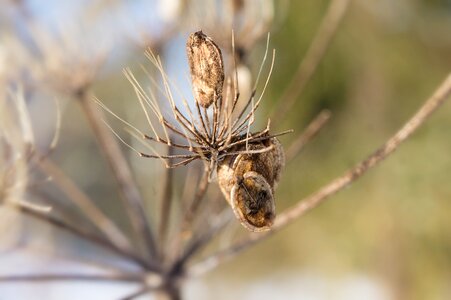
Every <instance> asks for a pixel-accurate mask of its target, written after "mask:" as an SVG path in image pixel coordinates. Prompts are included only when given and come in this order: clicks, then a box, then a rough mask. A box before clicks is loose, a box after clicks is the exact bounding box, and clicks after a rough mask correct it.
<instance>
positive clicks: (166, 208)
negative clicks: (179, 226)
mask: <svg viewBox="0 0 451 300" xmlns="http://www.w3.org/2000/svg"><path fill="white" fill-rule="evenodd" d="M167 148H168V153H167V154H168V155H173V148H172V147H169V146H168V147H167ZM169 164H170V165H172V160H169ZM173 175H174V169H173V168H165V169H164V179H163V188H162V193H161V199H160V205H161V213H160V222H159V226H158V235H159V236H158V240H159V243H160V253H162V252H163V251H164V246H165V242H166V237H167V232H168V228H169V226H168V225H169V218H170V211H171V204H172V185H173Z"/></svg>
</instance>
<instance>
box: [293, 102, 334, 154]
mask: <svg viewBox="0 0 451 300" xmlns="http://www.w3.org/2000/svg"><path fill="white" fill-rule="evenodd" d="M330 115H331V114H330V111H328V110H323V111H321V112H320V113H319V114H318V115H317V116H316V118H315V119H313V121H312V122H310V124H309V125H308V126H307V128H306V129H305V130H304V131H303V132H302V133H301V134H300V135H299V136H298V137H297V138H296V140H295V141H294V142H293V143H292V144H291V145H290V147H289V148H288V149H287V151H286V153H285V155H286V160H287V162H289V161H291V160H292V159H293V158H295V157H296V156H297V155H298V154H299V153H300V152H301V151H302V149H304V147H305V145H306V144H307V143H308V142H309V141H311V139H312V138H313V137H314V136H315V135H316V134H317V133H318V132H319V131H320V130H321V128H323V126H324V125H325V124H326V123H327V121H329V119H330Z"/></svg>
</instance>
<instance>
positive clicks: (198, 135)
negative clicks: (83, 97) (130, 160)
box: [99, 31, 290, 231]
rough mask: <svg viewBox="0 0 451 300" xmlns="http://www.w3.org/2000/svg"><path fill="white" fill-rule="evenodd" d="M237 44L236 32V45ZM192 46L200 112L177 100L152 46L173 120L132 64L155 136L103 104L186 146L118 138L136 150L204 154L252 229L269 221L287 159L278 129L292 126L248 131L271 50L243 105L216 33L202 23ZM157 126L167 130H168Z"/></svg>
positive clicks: (187, 156) (185, 159)
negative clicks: (140, 144) (157, 146)
mask: <svg viewBox="0 0 451 300" xmlns="http://www.w3.org/2000/svg"><path fill="white" fill-rule="evenodd" d="M233 44H234V43H233V39H232V46H233ZM267 49H268V48H267ZM187 52H188V59H189V62H190V69H191V75H192V81H193V90H194V96H195V100H196V101H195V105H196V111H195V112H193V111H192V110H191V109H190V106H189V105H188V103H187V102H186V100H184V98H182V101H183V103H184V105H185V108H186V110H187V113H188V115H185V114H184V113H183V112H182V110H181V109H179V107H178V106H177V105H176V104H175V103H176V102H175V100H174V98H173V95H172V92H171V83H170V81H169V79H168V78H167V75H166V73H165V71H164V69H163V67H162V63H161V60H160V58H159V57H156V56H155V55H154V54H153V53H152V52H150V51H149V52H147V56H148V58H149V59H150V60H151V62H152V63H153V64H154V65H155V66H156V67H157V68H158V70H159V71H160V74H161V76H162V81H163V83H164V92H162V93H164V94H163V96H165V98H166V99H167V100H168V101H169V103H170V106H171V109H172V113H173V118H174V119H175V122H173V121H171V120H170V119H168V118H167V117H166V116H164V115H163V114H162V113H161V111H160V109H159V104H158V101H157V99H156V93H154V92H152V91H151V92H150V93H147V92H146V90H145V89H144V88H143V87H142V86H141V85H140V84H139V82H138V81H137V80H136V78H135V77H134V75H133V74H132V73H131V72H130V71H129V70H126V71H125V74H126V76H127V78H128V79H129V81H130V82H131V83H132V85H133V86H134V88H135V91H136V94H137V96H138V100H139V102H140V104H141V106H142V108H143V110H144V112H145V115H146V118H147V121H148V123H149V126H150V128H151V130H152V132H153V133H154V136H150V135H148V134H145V133H143V132H142V131H140V130H139V129H137V128H136V127H134V126H133V125H131V124H130V123H128V122H127V121H125V120H123V119H121V118H119V117H118V116H117V115H115V114H114V113H113V112H111V111H110V110H108V108H106V107H105V106H104V105H103V104H102V103H100V102H99V104H100V105H101V106H102V107H103V108H104V109H106V110H108V111H109V112H110V113H111V114H113V115H114V116H116V117H117V118H119V119H120V120H121V121H122V122H123V123H125V124H126V125H127V126H128V127H129V128H130V129H131V131H132V132H131V133H132V134H133V135H135V137H138V138H143V139H145V140H148V141H154V142H159V143H162V144H166V145H167V146H170V147H173V148H178V149H180V150H182V151H185V152H188V153H184V154H175V155H161V154H159V153H158V152H157V151H155V150H154V149H153V148H152V147H151V146H150V145H149V148H150V149H151V151H152V152H153V153H151V154H149V153H143V152H141V151H138V150H136V149H135V148H133V147H131V146H130V145H128V144H126V143H125V142H124V141H123V140H122V139H121V140H122V141H123V142H124V143H125V144H126V145H127V146H129V147H130V148H131V149H132V150H134V151H136V152H137V153H138V154H139V155H141V156H143V157H150V158H160V159H162V160H163V161H164V162H165V165H166V167H168V168H171V167H177V166H180V165H186V164H189V163H190V162H192V161H194V160H198V159H199V160H202V161H204V162H205V163H206V164H205V165H206V172H207V173H208V178H209V180H210V181H211V180H212V179H213V175H214V174H215V172H216V171H217V174H218V177H219V184H220V186H221V189H222V191H223V193H224V195H225V197H226V199H227V200H228V202H229V203H230V205H231V206H232V208H233V209H234V211H235V214H236V215H237V217H238V218H239V220H240V221H241V223H242V224H243V225H244V226H245V227H246V228H248V229H250V230H254V231H261V230H265V229H269V227H270V226H271V224H272V222H273V220H274V216H275V212H274V197H273V194H274V188H275V184H276V183H277V181H278V180H279V177H280V170H281V169H282V167H283V165H284V155H283V149H282V146H281V145H280V143H279V142H278V140H277V139H276V138H275V137H276V136H279V135H281V134H285V133H287V132H290V131H286V132H282V133H279V134H270V128H269V127H270V122H269V120H268V125H267V126H266V128H265V129H264V130H260V131H256V132H251V129H250V128H251V125H252V124H253V123H254V122H255V116H254V114H255V111H256V110H257V108H258V106H259V104H260V102H261V100H262V96H263V93H264V91H265V89H266V86H267V84H268V81H269V77H270V75H271V72H272V68H273V65H274V52H273V59H272V63H271V67H270V71H269V74H268V77H267V79H266V82H265V84H264V88H263V91H262V94H261V95H260V96H259V97H258V99H255V98H256V87H257V83H258V80H259V77H260V74H261V72H262V69H263V65H264V63H265V61H266V57H267V51H266V53H265V56H264V58H263V61H262V64H261V66H260V71H259V73H258V76H257V80H256V83H255V86H254V88H253V91H252V93H251V96H250V97H249V99H247V100H246V101H245V102H244V103H243V105H237V104H238V101H239V95H240V93H239V89H238V83H237V82H238V79H237V75H236V72H235V73H234V76H229V77H228V78H227V81H226V87H225V89H224V90H223V88H222V85H223V82H224V66H223V61H222V57H221V51H220V50H219V48H218V47H217V46H216V44H215V43H214V42H213V41H212V39H211V38H209V37H208V36H206V35H205V34H204V33H202V31H198V32H195V33H193V34H191V35H190V37H189V39H188V42H187ZM232 77H233V78H232ZM152 83H153V85H154V87H155V88H157V89H158V88H159V86H158V84H157V83H156V81H155V80H154V79H153V80H152ZM160 91H161V89H160ZM148 108H150V110H151V112H152V113H153V114H154V116H155V117H156V118H157V119H158V122H159V124H160V126H161V127H162V128H161V129H162V130H158V128H157V126H156V124H154V123H155V122H154V121H153V120H152V117H151V113H150V112H148ZM158 131H162V132H163V134H164V136H162V135H161V134H159V133H158ZM117 136H118V135H117ZM173 136H179V137H182V138H183V139H184V140H185V141H186V142H185V143H178V142H176V141H175V139H174V138H173ZM118 137H119V136H118ZM146 145H148V144H146Z"/></svg>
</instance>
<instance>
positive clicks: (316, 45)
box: [270, 0, 350, 120]
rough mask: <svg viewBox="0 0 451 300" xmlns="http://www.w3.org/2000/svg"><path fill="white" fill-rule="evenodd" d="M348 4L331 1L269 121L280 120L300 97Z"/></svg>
mask: <svg viewBox="0 0 451 300" xmlns="http://www.w3.org/2000/svg"><path fill="white" fill-rule="evenodd" d="M349 2H350V0H331V2H330V4H329V7H328V9H327V12H326V14H325V15H324V17H323V20H322V21H321V24H320V26H319V29H318V31H317V33H316V34H315V37H314V40H313V41H312V43H311V44H310V47H309V49H308V50H307V53H306V54H305V56H304V59H303V60H302V61H301V63H300V64H299V67H298V70H297V71H296V74H295V75H294V76H293V78H292V80H291V82H290V83H289V85H288V86H287V88H286V89H285V91H284V93H283V94H282V97H281V99H280V101H279V103H283V105H278V106H277V109H275V110H274V111H273V113H271V118H270V119H271V120H282V119H283V117H284V116H285V115H286V114H287V113H288V112H289V111H290V109H291V108H292V107H293V105H294V104H295V102H296V100H297V99H298V98H299V95H301V93H302V91H303V90H304V88H305V86H306V84H307V82H309V80H310V79H311V78H312V75H313V74H314V73H315V71H316V69H317V68H318V65H319V64H320V62H321V61H322V59H323V57H324V55H325V54H326V51H327V49H328V48H329V46H330V43H331V41H332V38H333V37H334V36H335V33H336V32H337V29H338V27H339V26H340V24H341V21H342V20H343V17H344V16H345V13H346V11H347V9H348V7H349Z"/></svg>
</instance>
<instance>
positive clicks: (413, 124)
mask: <svg viewBox="0 0 451 300" xmlns="http://www.w3.org/2000/svg"><path fill="white" fill-rule="evenodd" d="M450 95H451V73H450V74H448V76H447V78H446V79H445V80H444V82H443V83H442V84H441V85H440V86H439V87H438V88H437V89H436V91H435V92H434V93H433V95H432V96H431V97H430V98H429V99H428V100H427V101H426V102H425V103H424V104H423V106H421V108H420V109H419V110H418V111H417V112H416V113H415V114H414V115H413V116H412V117H411V118H410V119H409V120H408V121H407V122H406V123H405V124H404V126H402V127H401V129H399V130H398V132H396V133H395V134H394V135H393V136H392V137H391V138H390V139H388V140H387V141H386V142H385V143H384V144H383V145H382V146H381V147H380V148H379V149H377V150H376V151H375V152H373V153H372V154H371V155H370V156H368V157H367V158H366V159H365V160H363V161H362V162H360V163H358V164H357V165H355V166H354V167H353V168H351V169H350V170H348V171H347V172H345V173H344V174H343V175H342V176H340V177H338V178H336V179H334V180H332V181H331V182H330V183H329V184H327V185H325V186H324V187H322V188H321V189H319V190H318V191H317V192H315V193H313V194H311V195H310V196H307V197H306V198H304V199H303V200H301V201H299V202H298V203H297V204H296V205H294V206H293V207H292V208H289V209H288V210H286V211H285V212H284V213H282V214H281V215H280V216H279V217H278V218H277V219H276V221H275V223H274V226H273V228H272V230H271V231H267V232H265V233H261V234H259V235H250V236H248V237H247V238H245V239H243V240H241V241H238V242H237V243H235V244H234V245H232V246H231V247H230V248H228V249H225V250H222V251H219V252H217V253H215V254H213V255H211V256H209V257H207V258H206V259H204V260H203V261H201V262H199V263H198V264H196V265H194V266H192V267H191V268H190V270H189V274H190V275H200V274H202V273H204V272H205V271H208V270H210V269H212V268H214V267H216V266H218V265H219V264H221V263H223V262H225V261H227V260H230V259H232V258H233V257H235V256H237V255H238V254H239V253H241V252H242V251H243V250H245V249H248V248H249V247H251V246H252V245H254V244H256V243H257V242H259V241H261V240H263V239H264V238H267V237H268V236H270V235H272V234H274V233H276V232H277V231H279V230H280V229H282V228H283V227H285V226H286V225H288V224H290V223H291V222H293V221H294V220H296V219H297V218H299V217H300V216H302V215H304V214H305V213H306V212H308V211H310V210H311V209H313V208H315V207H316V206H318V205H319V204H321V203H322V202H324V201H325V200H326V199H328V198H329V197H330V196H332V195H334V194H336V193H337V192H339V191H340V190H342V189H343V188H345V187H346V186H348V185H349V184H351V183H352V182H354V181H355V180H357V179H358V178H360V177H361V176H362V175H364V174H365V173H366V172H368V171H369V170H370V169H371V168H373V167H374V166H376V165H377V164H379V163H380V162H381V161H382V160H384V159H385V158H386V157H387V156H389V155H390V154H392V153H393V152H394V151H395V150H396V149H397V148H398V147H399V146H400V145H401V143H402V142H404V141H405V140H406V139H407V138H408V137H409V136H410V135H412V133H414V132H415V131H416V130H417V129H418V128H419V127H420V126H421V125H422V124H423V123H424V122H425V121H426V120H427V118H428V117H429V116H430V115H431V114H432V113H433V112H434V111H435V110H436V109H437V108H438V107H440V105H441V104H443V102H444V101H445V100H446V99H447V98H448V97H449V96H450Z"/></svg>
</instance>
